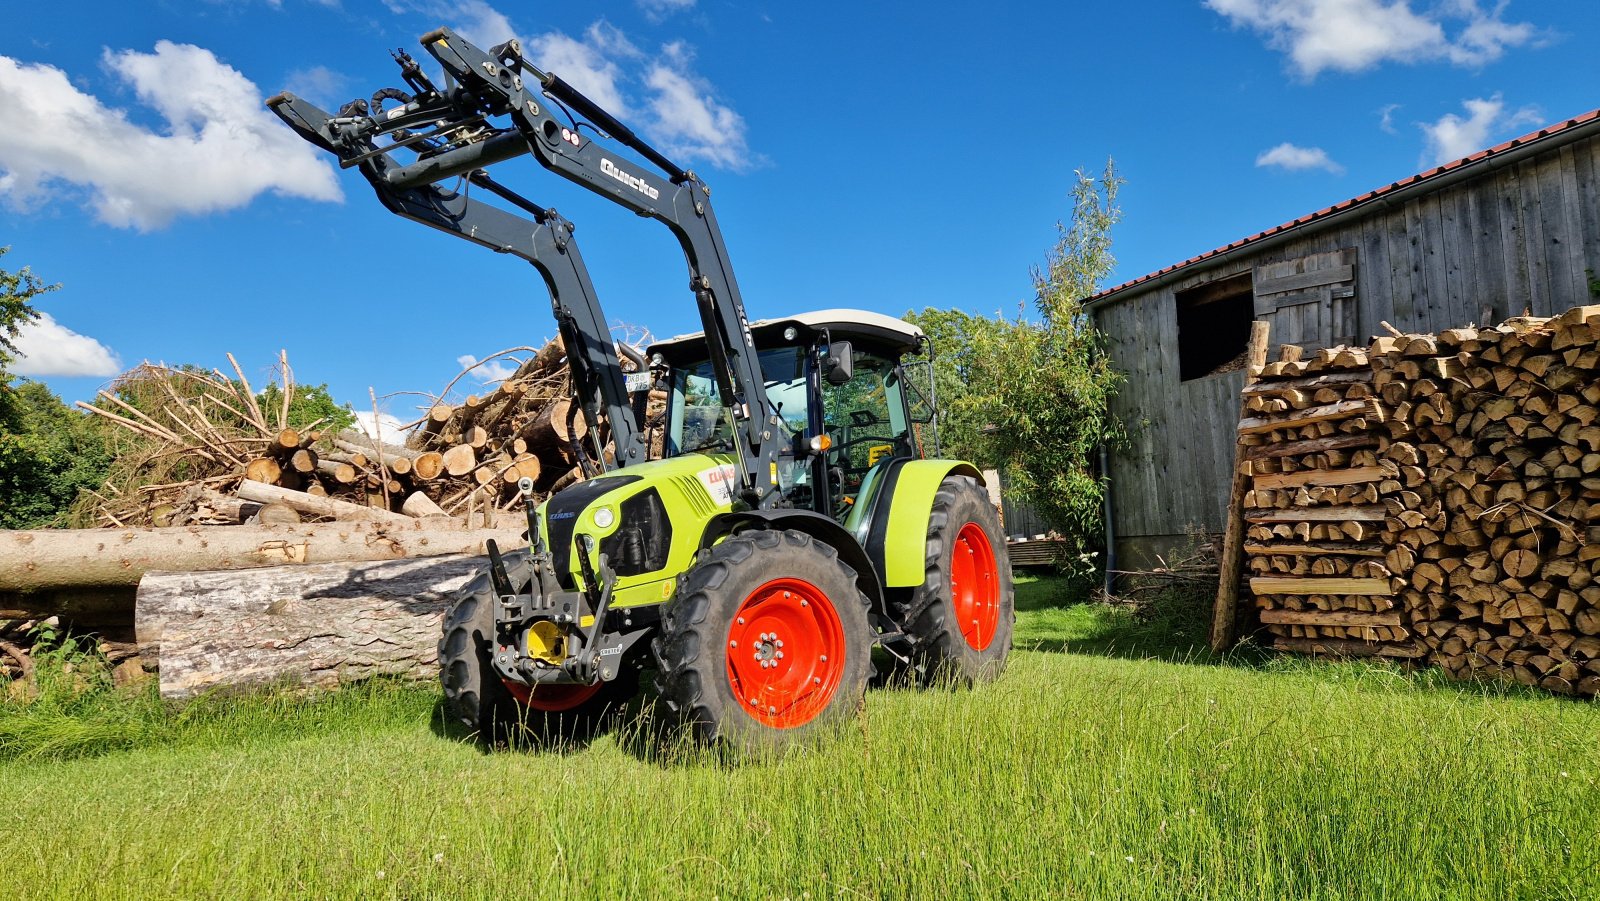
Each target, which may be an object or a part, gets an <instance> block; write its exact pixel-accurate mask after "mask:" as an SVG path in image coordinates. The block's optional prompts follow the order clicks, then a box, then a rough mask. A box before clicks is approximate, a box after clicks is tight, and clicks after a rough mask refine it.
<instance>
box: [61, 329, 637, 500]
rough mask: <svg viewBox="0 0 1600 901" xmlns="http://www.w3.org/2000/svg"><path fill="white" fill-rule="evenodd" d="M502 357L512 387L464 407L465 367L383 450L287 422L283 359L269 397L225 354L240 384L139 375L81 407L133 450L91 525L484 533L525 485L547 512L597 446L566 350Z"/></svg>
mask: <svg viewBox="0 0 1600 901" xmlns="http://www.w3.org/2000/svg"><path fill="white" fill-rule="evenodd" d="M522 352H525V353H522ZM512 354H520V357H512V356H510V355H512ZM500 357H509V358H510V359H511V360H512V362H514V363H516V367H515V369H514V370H513V371H512V373H511V374H510V376H509V377H507V378H505V379H503V380H501V381H499V382H498V383H495V384H493V385H492V387H491V388H490V389H489V390H488V391H486V392H484V393H482V394H472V395H467V396H466V397H465V398H464V399H460V400H456V399H455V395H453V394H452V393H451V391H452V389H453V388H454V387H455V385H456V384H457V383H458V382H460V381H461V380H462V379H463V378H464V377H465V376H467V374H468V372H470V371H471V368H469V370H468V372H463V373H461V375H458V376H457V377H456V378H455V379H453V380H452V381H451V383H450V384H449V385H447V386H446V388H445V390H444V391H442V392H441V393H440V394H439V395H437V396H435V395H427V397H428V405H427V407H426V409H425V412H424V415H423V416H422V417H421V418H420V419H419V420H417V421H416V422H414V423H411V424H409V425H408V426H407V427H406V428H407V429H408V431H407V432H406V435H405V436H404V437H403V438H402V437H391V436H388V435H385V436H384V439H383V440H380V439H378V438H374V437H370V436H368V435H367V434H365V433H363V432H360V431H355V430H343V431H340V430H337V429H335V428H332V427H329V426H328V424H327V423H324V422H314V423H310V424H297V423H295V422H293V420H292V417H291V404H290V401H289V400H288V399H289V398H292V397H293V396H294V394H295V388H294V381H293V376H292V374H291V373H290V370H289V367H288V360H287V358H286V357H280V371H281V373H282V387H281V388H280V387H279V386H278V385H277V384H273V383H269V386H268V390H267V391H266V392H263V393H261V394H258V393H257V392H256V391H255V390H254V389H253V388H252V386H251V385H250V383H249V380H248V379H247V378H246V376H245V374H244V371H243V369H241V368H240V367H239V365H238V364H237V362H234V360H233V357H232V356H231V355H230V356H229V357H228V359H229V362H230V363H232V365H233V376H226V375H224V374H223V373H221V372H220V371H214V372H211V373H203V372H200V371H198V370H194V369H192V368H186V367H184V368H172V367H165V366H155V365H151V364H145V365H144V366H141V367H139V368H138V369H136V370H134V371H133V372H132V373H130V374H129V375H128V376H125V377H123V378H122V379H120V380H119V381H118V382H117V383H114V384H113V385H112V386H111V387H110V388H109V389H108V390H106V391H103V392H101V393H100V395H99V397H98V398H97V400H96V403H95V404H80V406H82V407H84V408H85V409H87V410H89V411H91V412H93V413H95V414H97V415H99V416H101V417H103V418H105V419H106V420H107V421H109V422H111V423H113V424H114V425H115V426H117V427H119V428H120V429H121V430H123V431H125V432H126V433H127V434H128V435H129V437H130V439H131V440H133V441H136V442H138V448H137V452H136V453H130V454H128V455H127V456H128V458H129V461H130V462H129V463H128V464H127V465H126V466H124V467H122V469H123V470H125V471H123V472H120V473H117V474H115V476H116V477H114V478H113V479H111V480H109V481H108V483H107V485H106V487H104V488H103V489H102V490H101V491H100V492H97V493H95V495H94V502H95V505H96V509H95V519H96V520H97V524H98V525H102V526H109V527H114V528H129V527H163V526H192V525H231V524H237V523H248V524H279V525H284V524H288V525H292V524H295V523H300V522H304V521H308V520H310V521H327V520H339V521H352V522H353V521H399V520H407V519H411V518H414V517H427V516H439V515H452V516H457V517H477V518H478V519H479V520H480V521H487V519H488V518H490V514H492V513H494V512H495V511H506V510H509V509H511V508H513V507H514V506H516V505H518V504H519V503H520V501H521V496H520V494H519V492H518V490H517V485H518V483H519V482H520V481H521V480H522V479H524V478H528V479H532V480H533V482H534V483H535V486H536V487H535V496H536V499H541V500H542V498H543V497H544V496H546V495H548V494H549V493H551V492H554V491H556V490H559V489H561V488H563V487H565V486H567V485H569V484H571V483H573V482H575V481H578V480H580V479H581V478H583V476H584V469H583V467H582V466H581V465H580V460H582V459H587V460H588V461H589V462H591V463H593V462H594V460H595V451H594V449H593V445H594V442H593V441H592V440H589V439H590V436H589V435H588V428H589V427H588V423H587V422H586V421H585V419H584V417H583V416H582V415H581V411H580V410H579V408H578V407H577V406H576V405H575V404H574V403H573V401H572V400H571V391H572V385H571V378H570V374H569V372H568V370H567V365H566V358H565V355H564V352H563V348H562V345H561V342H560V341H559V340H556V341H551V342H549V343H547V344H546V345H544V347H542V348H540V349H538V350H535V349H534V348H531V347H530V348H514V349H512V350H509V351H502V352H500V353H498V354H494V355H492V356H491V357H488V358H485V360H483V361H479V362H477V363H475V364H474V367H476V366H479V365H482V364H483V363H486V362H489V361H491V360H495V359H496V358H500ZM627 365H631V364H625V367H626V366H627ZM279 398H281V399H283V400H282V402H281V403H278V402H276V400H275V399H279ZM269 400H271V401H272V402H270V403H269V402H268V401H269ZM650 400H651V405H652V411H651V412H652V413H653V414H654V415H655V416H656V418H657V419H659V411H660V409H661V407H663V406H664V395H663V394H661V393H659V392H652V395H651V398H650Z"/></svg>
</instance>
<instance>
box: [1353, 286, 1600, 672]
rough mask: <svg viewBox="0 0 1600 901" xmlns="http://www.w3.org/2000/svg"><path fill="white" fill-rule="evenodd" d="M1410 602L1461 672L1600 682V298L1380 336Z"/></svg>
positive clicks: (1430, 639)
mask: <svg viewBox="0 0 1600 901" xmlns="http://www.w3.org/2000/svg"><path fill="white" fill-rule="evenodd" d="M1374 349H1375V350H1376V351H1380V353H1376V354H1375V355H1374V362H1375V363H1376V364H1377V367H1378V371H1377V379H1378V381H1379V383H1380V391H1381V393H1382V396H1383V397H1384V399H1385V401H1386V402H1388V403H1390V404H1392V406H1393V409H1394V415H1393V417H1392V419H1391V422H1390V423H1389V431H1390V435H1391V437H1392V438H1393V440H1394V444H1393V446H1392V447H1391V449H1390V450H1391V454H1392V455H1395V456H1397V457H1403V458H1404V459H1405V460H1408V461H1410V462H1411V463H1412V464H1413V465H1415V466H1418V467H1420V468H1421V469H1422V470H1423V471H1424V472H1425V473H1426V477H1425V478H1424V479H1423V480H1422V481H1421V483H1420V484H1418V485H1417V486H1415V487H1414V489H1413V491H1412V494H1411V496H1410V497H1409V498H1408V499H1407V500H1408V501H1409V502H1408V503H1406V504H1404V505H1402V508H1401V509H1400V510H1398V511H1396V515H1397V516H1398V517H1400V518H1401V519H1400V522H1398V523H1397V526H1398V527H1399V529H1398V532H1397V534H1396V536H1395V538H1396V541H1395V542H1394V545H1393V547H1392V554H1393V557H1394V559H1395V561H1396V562H1397V563H1402V564H1406V566H1407V568H1408V569H1409V573H1408V578H1407V579H1406V580H1405V582H1404V583H1403V584H1401V585H1399V590H1400V595H1401V598H1402V600H1403V603H1404V607H1405V609H1406V611H1407V613H1408V615H1409V617H1410V618H1411V619H1412V621H1413V622H1414V623H1416V628H1417V631H1418V633H1419V635H1420V637H1421V640H1422V643H1423V645H1424V646H1425V647H1426V648H1427V649H1428V651H1429V653H1430V656H1431V657H1432V659H1433V660H1435V661H1436V662H1437V663H1438V664H1439V665H1440V666H1443V667H1444V668H1445V669H1446V670H1448V671H1449V672H1450V673H1452V674H1454V675H1457V676H1462V677H1467V676H1492V677H1500V678H1506V679H1512V680H1515V681H1517V682H1520V683H1523V684H1527V685H1539V686H1542V687H1544V688H1546V689H1549V690H1552V691H1557V692H1562V693H1568V694H1571V693H1581V694H1584V695H1593V694H1595V693H1597V692H1600V585H1597V584H1595V577H1596V575H1600V542H1596V543H1593V544H1591V540H1590V539H1591V538H1595V537H1600V536H1596V535H1595V534H1593V533H1592V529H1594V525H1595V524H1597V523H1600V382H1597V380H1596V373H1597V372H1600V307H1578V308H1575V309H1573V310H1569V311H1568V312H1566V313H1564V314H1563V315H1561V316H1558V317H1555V318H1553V319H1536V318H1529V317H1519V318H1515V319H1511V320H1508V321H1506V322H1505V323H1504V324H1502V325H1499V326H1496V327H1493V328H1482V329H1478V328H1461V329H1451V330H1448V331H1445V332H1441V333H1440V334H1439V335H1438V336H1437V337H1433V336H1404V337H1398V338H1386V339H1379V341H1378V342H1377V345H1376V346H1375V348H1374Z"/></svg>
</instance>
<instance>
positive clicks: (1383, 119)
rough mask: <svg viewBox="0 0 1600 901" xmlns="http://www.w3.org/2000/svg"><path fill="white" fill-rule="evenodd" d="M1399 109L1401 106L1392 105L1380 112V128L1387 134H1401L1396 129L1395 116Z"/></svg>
mask: <svg viewBox="0 0 1600 901" xmlns="http://www.w3.org/2000/svg"><path fill="white" fill-rule="evenodd" d="M1399 109H1400V104H1398V103H1390V104H1387V105H1385V106H1384V107H1383V109H1380V110H1378V116H1379V117H1380V118H1379V120H1378V128H1380V129H1382V130H1383V132H1384V133H1385V134H1391V135H1392V134H1399V132H1397V131H1395V127H1394V114H1395V113H1396V112H1398V111H1399Z"/></svg>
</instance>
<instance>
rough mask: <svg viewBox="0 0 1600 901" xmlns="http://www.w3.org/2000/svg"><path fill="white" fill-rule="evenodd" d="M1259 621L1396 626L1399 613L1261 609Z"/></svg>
mask: <svg viewBox="0 0 1600 901" xmlns="http://www.w3.org/2000/svg"><path fill="white" fill-rule="evenodd" d="M1261 621H1262V622H1263V623H1266V624H1268V625H1285V626H1398V625H1402V623H1401V621H1400V613H1399V612H1398V611H1395V610H1390V611H1387V612H1384V613H1356V612H1352V611H1348V610H1263V611H1261Z"/></svg>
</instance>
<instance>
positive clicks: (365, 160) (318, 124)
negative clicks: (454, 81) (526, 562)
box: [267, 93, 647, 468]
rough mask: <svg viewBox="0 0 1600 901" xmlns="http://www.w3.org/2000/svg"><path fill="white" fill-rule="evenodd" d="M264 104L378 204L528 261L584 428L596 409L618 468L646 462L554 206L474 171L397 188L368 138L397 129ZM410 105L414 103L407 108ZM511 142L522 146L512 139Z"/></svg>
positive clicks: (606, 337) (442, 109)
mask: <svg viewBox="0 0 1600 901" xmlns="http://www.w3.org/2000/svg"><path fill="white" fill-rule="evenodd" d="M267 103H268V105H269V106H270V107H271V109H272V110H273V112H275V113H277V115H278V117H279V118H281V119H283V121H284V122H286V123H288V124H289V125H290V126H291V127H292V128H294V130H295V131H296V132H297V133H298V134H299V135H300V136H301V137H303V138H305V139H306V140H307V141H309V142H311V143H312V144H315V145H316V146H318V147H321V148H322V149H324V150H327V151H329V152H330V153H333V154H335V155H336V156H338V157H339V160H340V165H341V167H344V168H350V167H358V168H359V169H360V171H361V174H362V175H363V176H364V177H365V178H366V179H367V182H368V183H369V184H370V185H371V186H372V189H373V191H374V192H375V193H376V194H377V195H378V199H379V201H381V202H382V203H383V205H384V206H385V207H386V208H388V209H389V210H390V211H391V212H393V213H395V214H397V215H400V216H403V217H405V218H407V219H411V220H413V221H416V222H420V223H422V224H423V225H427V226H430V227H432V228H436V229H439V230H440V231H443V232H448V233H450V234H453V235H455V236H457V237H460V238H464V239H466V240H468V241H471V242H473V243H475V244H479V245H482V246H484V247H488V248H489V249H491V250H494V251H496V252H499V253H508V254H511V255H513V256H516V257H520V258H521V259H524V260H526V261H528V262H529V263H531V264H532V265H533V267H534V268H535V269H536V270H538V272H539V274H540V276H541V277H542V278H543V279H544V282H545V285H546V287H547V288H548V289H549V291H550V300H551V306H552V308H553V310H554V313H555V318H556V322H557V324H558V327H559V328H560V333H561V337H562V340H563V342H564V345H565V349H566V353H567V357H568V360H569V363H570V365H571V367H572V369H573V384H574V386H575V387H576V390H577V393H578V395H579V397H578V400H579V405H580V407H581V408H582V410H583V413H584V415H585V417H587V418H588V420H589V422H588V424H589V426H590V432H591V434H593V435H596V436H598V435H599V430H598V428H596V426H597V424H598V423H597V422H596V418H597V417H598V416H599V415H600V414H601V413H602V412H603V413H604V415H605V417H606V420H607V422H608V423H609V424H610V426H611V432H612V436H613V438H614V440H615V443H616V463H617V465H619V466H627V465H628V464H629V463H638V462H643V461H644V460H645V459H646V456H647V453H646V447H645V443H644V438H643V435H642V434H641V433H640V431H639V427H638V423H637V422H636V420H635V418H634V413H633V409H632V406H631V404H630V403H629V398H628V393H627V388H626V384H625V381H624V378H623V374H622V369H621V366H620V365H619V363H618V361H617V357H616V349H615V346H614V344H613V343H612V339H611V333H610V330H609V328H608V327H607V326H606V321H605V314H604V312H603V311H602V309H601V307H600V303H599V300H598V298H597V297H596V295H595V291H594V285H593V284H592V282H591V281H590V279H589V272H588V269H587V268H585V266H584V264H583V258H582V256H581V255H580V254H579V252H578V245H577V243H576V241H575V240H574V239H573V236H572V231H573V225H572V223H570V222H568V221H567V220H566V219H564V218H563V217H561V216H560V215H559V214H558V213H556V212H555V210H552V209H546V208H544V207H540V206H538V205H536V204H533V203H531V202H529V201H527V200H526V199H524V198H522V197H520V196H518V195H517V194H515V193H514V192H511V191H510V190H508V189H506V188H505V187H503V186H501V185H500V184H498V183H497V182H495V181H493V180H492V179H490V178H489V177H488V175H487V174H486V173H484V172H483V171H482V170H481V169H479V170H468V171H466V172H463V173H462V174H463V175H464V176H465V183H464V184H463V185H461V186H460V190H450V189H446V188H443V187H440V186H439V185H436V184H431V183H422V184H416V185H409V186H404V187H396V186H394V185H393V184H392V183H391V181H390V179H389V175H390V173H392V172H394V171H395V170H396V169H399V168H401V167H400V164H399V163H398V162H397V161H396V160H395V159H394V157H393V156H392V149H391V148H392V146H393V145H390V146H389V147H379V146H378V145H377V144H376V143H375V141H374V138H375V137H376V136H377V135H378V134H380V133H383V132H384V131H387V132H389V133H394V132H395V130H397V129H400V128H403V127H404V125H393V127H392V128H383V129H382V130H381V131H380V126H379V123H378V121H377V119H375V118H374V117H371V116H366V115H342V116H333V115H330V114H328V113H327V112H324V111H323V110H321V109H319V108H318V107H317V106H316V105H315V104H312V103H310V102H309V101H306V100H304V99H302V98H299V97H295V96H294V95H292V94H287V93H285V94H280V95H278V96H276V97H273V98H272V99H271V100H269V101H267ZM411 106H416V107H417V109H416V110H410V109H409V107H411ZM451 111H452V110H451V108H450V107H449V104H448V103H447V102H444V101H442V100H441V101H439V102H436V103H433V104H428V103H420V104H419V103H415V102H414V103H411V104H408V105H407V106H402V107H398V108H396V109H395V110H391V111H390V117H391V118H389V119H386V120H385V121H384V122H383V123H382V126H391V125H392V123H395V122H400V123H407V124H412V125H430V124H433V123H435V122H437V121H438V119H437V117H438V116H439V115H440V114H441V113H448V112H451ZM396 113H398V115H395V114H396ZM402 134H403V133H402ZM400 140H402V141H406V140H410V141H412V144H410V145H409V146H412V147H415V148H418V149H421V150H423V151H424V152H426V151H427V150H429V149H431V148H433V147H435V146H436V144H435V143H431V141H432V139H427V138H425V139H424V140H417V138H416V136H405V137H402V138H401V139H400ZM516 141H517V143H518V144H521V143H522V139H521V138H520V137H518V138H516ZM488 143H491V142H488V141H484V142H477V143H470V144H467V145H466V149H469V150H472V151H474V152H475V154H476V157H477V159H478V160H480V161H482V160H486V159H489V158H491V157H492V156H493V155H494V154H495V153H500V152H503V150H502V149H499V148H489V147H486V146H485V145H486V144H488ZM502 146H503V145H502ZM474 188H477V189H479V190H481V191H483V192H486V193H489V194H492V195H494V196H497V197H499V198H501V199H503V200H506V201H508V202H510V203H512V204H513V205H515V206H517V207H519V208H520V209H522V210H524V211H526V212H527V213H529V214H530V216H531V218H525V217H523V216H519V215H516V214H514V213H510V212H507V211H505V210H503V209H501V208H499V207H498V206H495V205H493V204H489V203H485V202H483V201H480V200H477V199H475V198H473V197H472V190H473V189H474ZM597 457H598V459H599V461H600V465H601V466H602V467H603V468H605V466H606V463H605V459H604V455H603V454H600V453H597Z"/></svg>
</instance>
